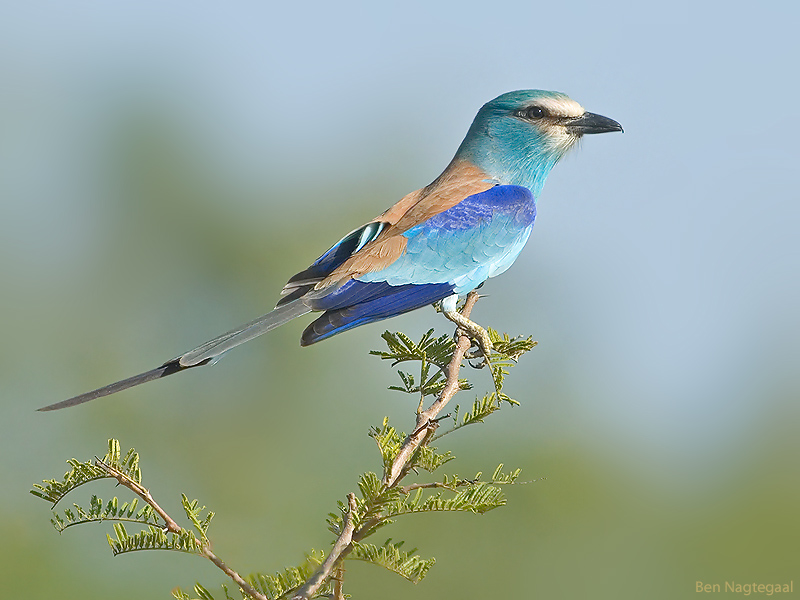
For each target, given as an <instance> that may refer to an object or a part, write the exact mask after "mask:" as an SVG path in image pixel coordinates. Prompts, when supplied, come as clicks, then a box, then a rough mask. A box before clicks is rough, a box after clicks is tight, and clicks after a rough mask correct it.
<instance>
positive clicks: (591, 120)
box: [565, 112, 622, 135]
mask: <svg viewBox="0 0 800 600" xmlns="http://www.w3.org/2000/svg"><path fill="white" fill-rule="evenodd" d="M565 127H566V128H567V130H568V131H570V132H571V133H574V134H575V135H584V134H587V133H608V132H610V131H622V125H620V124H619V123H617V122H616V121H615V120H614V119H609V118H608V117H604V116H602V115H596V114H594V113H590V112H585V113H583V115H581V116H580V117H578V118H576V119H573V120H571V121H569V122H568V123H566V125H565Z"/></svg>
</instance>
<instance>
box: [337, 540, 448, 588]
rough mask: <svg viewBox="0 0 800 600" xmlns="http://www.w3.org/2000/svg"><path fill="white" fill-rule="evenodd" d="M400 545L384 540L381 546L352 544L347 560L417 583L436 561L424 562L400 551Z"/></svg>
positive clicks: (400, 543)
mask: <svg viewBox="0 0 800 600" xmlns="http://www.w3.org/2000/svg"><path fill="white" fill-rule="evenodd" d="M402 545H403V542H399V543H392V541H391V540H386V543H385V544H384V545H383V546H376V545H374V544H362V543H359V542H352V544H351V548H352V551H351V552H350V554H348V555H347V559H348V560H362V561H364V562H368V563H372V564H373V565H378V566H380V567H383V568H384V569H388V570H389V571H392V572H393V573H397V574H398V575H400V576H401V577H404V578H405V579H408V580H409V581H410V582H411V583H419V582H420V581H422V579H423V578H424V577H425V575H427V573H428V571H429V570H430V568H431V567H432V566H433V565H434V563H435V562H436V559H435V558H429V559H427V560H424V559H422V558H420V557H419V556H417V555H415V554H412V553H409V552H405V551H403V550H401V549H400V547H401V546H402ZM411 552H414V550H412V551H411Z"/></svg>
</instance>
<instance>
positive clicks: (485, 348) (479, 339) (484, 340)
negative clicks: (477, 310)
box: [442, 310, 494, 368]
mask: <svg viewBox="0 0 800 600" xmlns="http://www.w3.org/2000/svg"><path fill="white" fill-rule="evenodd" d="M442 312H443V314H444V316H445V317H447V318H448V319H449V320H450V321H452V322H453V323H455V324H456V325H458V328H459V329H460V330H461V331H463V332H464V333H465V334H466V335H468V336H469V337H470V338H471V339H472V340H473V341H474V342H475V345H477V346H478V348H479V349H480V354H472V353H468V354H466V355H465V356H464V358H467V359H474V358H480V357H481V356H482V357H483V363H482V364H481V365H480V366H478V365H473V366H476V367H477V368H482V367H484V366H486V365H488V364H489V358H490V356H491V353H492V349H493V348H494V345H493V344H492V340H491V339H490V338H489V332H487V331H486V330H485V329H484V328H483V327H481V326H480V325H478V324H477V323H475V322H474V321H471V320H470V319H468V318H467V317H465V316H464V315H462V314H461V313H459V312H457V311H454V310H453V311H449V310H445V311H442Z"/></svg>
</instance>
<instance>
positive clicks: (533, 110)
mask: <svg viewBox="0 0 800 600" xmlns="http://www.w3.org/2000/svg"><path fill="white" fill-rule="evenodd" d="M515 114H516V116H517V117H519V118H520V119H527V120H528V121H533V120H534V119H541V118H542V117H546V116H547V111H546V110H545V109H543V108H542V107H541V106H529V107H528V108H521V109H520V110H518V111H517V112H516V113H515Z"/></svg>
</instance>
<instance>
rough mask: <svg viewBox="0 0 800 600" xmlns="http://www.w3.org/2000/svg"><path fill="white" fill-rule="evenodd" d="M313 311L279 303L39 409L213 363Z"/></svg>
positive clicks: (73, 403)
mask: <svg viewBox="0 0 800 600" xmlns="http://www.w3.org/2000/svg"><path fill="white" fill-rule="evenodd" d="M309 312H311V309H310V308H309V307H308V306H306V305H305V304H303V301H302V299H298V300H295V301H293V302H289V303H287V304H284V305H283V306H279V307H278V308H276V309H275V310H273V311H272V312H269V313H267V314H265V315H262V316H261V317H259V318H257V319H255V320H254V321H250V322H249V323H245V324H244V325H241V326H240V327H237V328H236V329H232V330H230V331H228V332H227V333H223V334H222V335H220V336H217V337H215V338H214V339H213V340H209V341H207V342H206V343H204V344H201V345H200V346H198V347H197V348H194V349H193V350H189V351H188V352H185V353H183V354H181V355H180V356H177V357H175V358H173V359H172V360H168V361H167V362H165V363H164V364H163V365H161V366H160V367H157V368H155V369H151V370H150V371H146V372H145V373H140V374H139V375H134V376H133V377H128V378H127V379H123V380H122V381H117V382H116V383H112V384H110V385H107V386H105V387H101V388H98V389H96V390H93V391H91V392H86V393H85V394H80V395H79V396H75V397H73V398H69V399H68V400H62V401H61V402H56V403H55V404H50V405H49V406H45V407H43V408H40V409H39V410H40V411H47V410H58V409H60V408H67V407H70V406H76V405H78V404H83V403H84V402H89V401H90V400H94V399H96V398H102V397H103V396H108V395H110V394H116V393H117V392H121V391H122V390H126V389H128V388H131V387H134V386H137V385H141V384H142V383H147V382H148V381H153V380H154V379H160V378H162V377H166V376H167V375H172V374H173V373H178V372H179V371H185V370H186V369H191V368H193V367H201V366H203V365H207V364H210V363H212V362H214V359H215V358H217V357H219V356H220V355H221V354H223V353H225V352H227V351H228V350H230V349H231V348H235V347H236V346H238V345H239V344H244V343H245V342H247V341H249V340H252V339H253V338H254V337H258V336H259V335H262V334H264V333H267V332H268V331H270V330H272V329H275V328H276V327H280V326H281V325H283V324H285V323H288V322H289V321H291V320H292V319H295V318H297V317H300V316H302V315H304V314H306V313H309Z"/></svg>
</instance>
